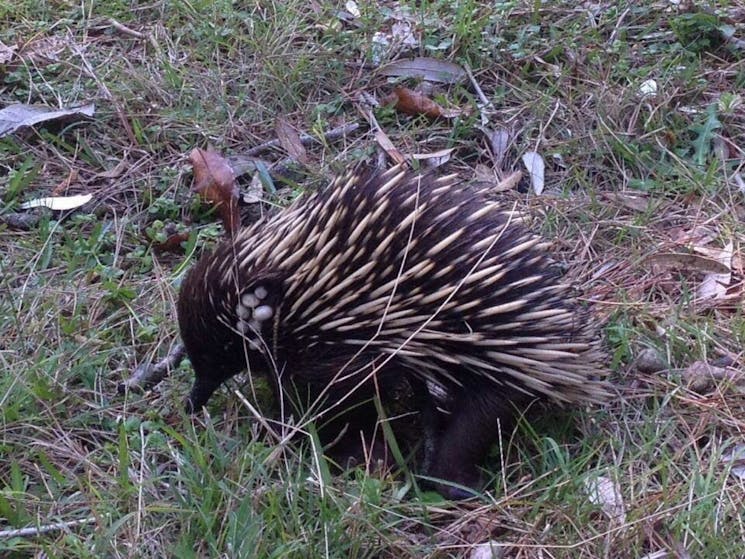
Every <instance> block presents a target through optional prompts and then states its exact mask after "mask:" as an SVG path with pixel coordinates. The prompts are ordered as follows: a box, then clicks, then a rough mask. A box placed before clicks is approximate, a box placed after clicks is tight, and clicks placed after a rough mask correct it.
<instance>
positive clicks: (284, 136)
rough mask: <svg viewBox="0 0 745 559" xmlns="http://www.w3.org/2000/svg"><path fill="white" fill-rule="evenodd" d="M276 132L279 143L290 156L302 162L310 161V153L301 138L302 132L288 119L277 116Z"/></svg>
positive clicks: (275, 122)
mask: <svg viewBox="0 0 745 559" xmlns="http://www.w3.org/2000/svg"><path fill="white" fill-rule="evenodd" d="M274 132H275V133H276V134H277V138H278V139H279V143H280V144H281V145H282V147H283V148H284V149H285V151H286V152H287V154H288V155H289V156H290V157H292V158H293V159H294V160H295V161H297V162H299V163H302V164H306V163H307V162H308V153H307V151H306V150H305V146H303V143H302V141H301V140H300V134H298V132H297V130H295V129H294V128H293V127H292V125H291V124H290V123H289V122H287V120H286V119H284V118H282V117H281V116H280V117H277V118H276V120H275V121H274Z"/></svg>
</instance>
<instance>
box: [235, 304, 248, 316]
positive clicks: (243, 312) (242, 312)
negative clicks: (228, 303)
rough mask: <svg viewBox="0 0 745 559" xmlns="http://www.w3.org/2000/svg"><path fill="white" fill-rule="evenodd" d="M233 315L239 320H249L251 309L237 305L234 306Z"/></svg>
mask: <svg viewBox="0 0 745 559" xmlns="http://www.w3.org/2000/svg"><path fill="white" fill-rule="evenodd" d="M235 314H236V315H238V318H241V319H246V318H251V309H249V308H248V307H244V306H243V305H241V304H238V305H236V306H235Z"/></svg>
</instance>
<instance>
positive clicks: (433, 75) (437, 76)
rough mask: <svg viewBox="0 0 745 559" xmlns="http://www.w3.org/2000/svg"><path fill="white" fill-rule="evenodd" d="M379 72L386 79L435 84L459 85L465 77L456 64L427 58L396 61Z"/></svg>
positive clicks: (461, 69)
mask: <svg viewBox="0 0 745 559" xmlns="http://www.w3.org/2000/svg"><path fill="white" fill-rule="evenodd" d="M379 72H380V73H381V74H382V75H384V76H388V77H394V78H413V79H421V80H426V81H428V82H437V83H459V82H462V81H463V80H464V79H465V77H466V71H465V70H464V69H463V68H462V67H461V66H459V65H458V64H454V63H453V62H445V61H444V60H437V59H436V58H428V57H419V58H410V59H401V60H396V61H395V62H391V63H390V64H387V65H386V66H383V67H382V68H381V69H380V70H379Z"/></svg>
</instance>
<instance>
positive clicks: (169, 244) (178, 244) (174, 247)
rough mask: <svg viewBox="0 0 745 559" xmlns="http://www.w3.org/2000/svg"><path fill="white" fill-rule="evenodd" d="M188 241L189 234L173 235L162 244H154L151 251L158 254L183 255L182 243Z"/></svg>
mask: <svg viewBox="0 0 745 559" xmlns="http://www.w3.org/2000/svg"><path fill="white" fill-rule="evenodd" d="M188 240H189V233H187V232H182V233H174V234H173V235H171V236H170V237H168V238H167V239H166V240H165V241H163V242H162V243H154V244H153V250H155V252H159V253H163V252H172V253H175V254H183V253H184V247H183V244H182V243H185V242H186V241H188Z"/></svg>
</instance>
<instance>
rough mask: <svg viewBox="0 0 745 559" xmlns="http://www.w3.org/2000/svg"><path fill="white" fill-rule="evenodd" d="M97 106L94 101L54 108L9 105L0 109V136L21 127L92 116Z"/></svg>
mask: <svg viewBox="0 0 745 559" xmlns="http://www.w3.org/2000/svg"><path fill="white" fill-rule="evenodd" d="M95 110H96V107H95V105H94V104H93V103H89V104H87V105H83V106H80V107H70V108H68V109H52V108H51V107H47V106H45V105H26V104H22V103H21V104H17V105H9V106H7V107H5V108H4V109H2V110H0V138H2V137H4V136H7V135H8V134H12V133H13V132H15V131H16V130H18V129H20V128H25V127H29V126H35V125H37V124H41V123H44V122H50V121H67V120H73V121H74V120H82V119H85V118H91V117H92V116H93V113H94V112H95Z"/></svg>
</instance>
